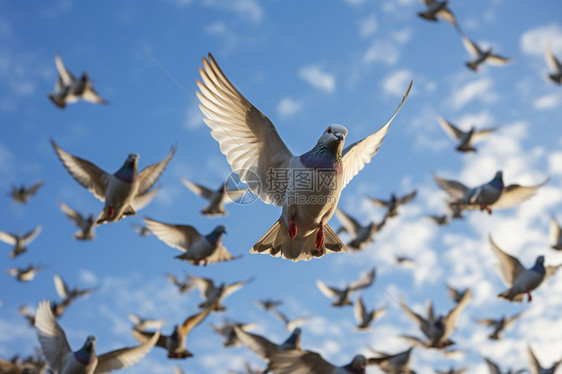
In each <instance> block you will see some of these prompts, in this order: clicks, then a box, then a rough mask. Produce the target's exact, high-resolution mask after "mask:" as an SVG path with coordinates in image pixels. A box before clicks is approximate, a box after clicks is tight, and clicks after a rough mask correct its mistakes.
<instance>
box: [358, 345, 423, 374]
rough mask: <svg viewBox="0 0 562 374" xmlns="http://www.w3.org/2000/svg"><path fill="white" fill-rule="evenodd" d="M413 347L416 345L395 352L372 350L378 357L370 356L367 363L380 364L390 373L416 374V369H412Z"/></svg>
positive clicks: (383, 369) (380, 366) (381, 367)
mask: <svg viewBox="0 0 562 374" xmlns="http://www.w3.org/2000/svg"><path fill="white" fill-rule="evenodd" d="M413 349H414V347H413V346H412V347H410V348H408V349H407V350H405V351H403V352H398V353H395V354H388V353H384V352H378V351H375V350H372V351H373V352H374V353H375V355H376V356H377V357H369V358H368V359H367V365H378V366H379V368H380V369H381V370H382V371H384V372H385V373H389V374H416V372H415V371H414V370H412V369H410V361H411V360H412V356H411V353H412V350H413Z"/></svg>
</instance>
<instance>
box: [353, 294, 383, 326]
mask: <svg viewBox="0 0 562 374" xmlns="http://www.w3.org/2000/svg"><path fill="white" fill-rule="evenodd" d="M385 313H386V305H385V306H383V307H382V308H379V309H373V310H367V309H366V308H365V304H364V303H363V298H362V297H361V294H360V293H359V292H358V295H357V300H356V301H355V305H354V306H353V316H354V317H355V322H357V325H356V326H355V328H356V329H357V330H359V331H365V330H368V329H370V328H371V323H373V322H375V321H376V320H377V319H379V318H381V317H382V316H383V315H384V314H385Z"/></svg>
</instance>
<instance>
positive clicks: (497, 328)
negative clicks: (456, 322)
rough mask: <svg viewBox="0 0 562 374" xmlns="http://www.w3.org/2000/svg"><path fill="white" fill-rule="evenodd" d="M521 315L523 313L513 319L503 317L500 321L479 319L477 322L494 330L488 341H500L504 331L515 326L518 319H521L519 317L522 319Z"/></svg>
mask: <svg viewBox="0 0 562 374" xmlns="http://www.w3.org/2000/svg"><path fill="white" fill-rule="evenodd" d="M521 314H522V312H521V313H517V314H515V315H513V316H511V317H506V316H502V317H501V318H500V319H491V318H484V319H478V320H476V322H478V323H479V324H481V325H484V326H492V327H493V328H494V331H493V332H492V333H491V334H490V335H489V336H488V339H491V340H500V339H501V333H502V331H503V330H504V329H505V328H507V327H508V326H510V325H511V324H513V323H514V322H515V321H516V320H517V319H519V317H521Z"/></svg>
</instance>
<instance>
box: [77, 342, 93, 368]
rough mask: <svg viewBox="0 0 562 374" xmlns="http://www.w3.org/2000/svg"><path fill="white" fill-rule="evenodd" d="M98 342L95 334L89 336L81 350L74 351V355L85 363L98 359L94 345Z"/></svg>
mask: <svg viewBox="0 0 562 374" xmlns="http://www.w3.org/2000/svg"><path fill="white" fill-rule="evenodd" d="M95 344H96V337H95V336H92V335H90V336H88V337H87V338H86V342H85V343H84V346H83V347H82V348H80V350H79V351H76V352H74V357H75V358H76V360H77V361H78V362H80V363H82V364H84V365H89V364H91V363H93V362H94V361H95V360H96V354H95V352H94V345H95Z"/></svg>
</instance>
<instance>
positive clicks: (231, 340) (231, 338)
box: [211, 321, 256, 347]
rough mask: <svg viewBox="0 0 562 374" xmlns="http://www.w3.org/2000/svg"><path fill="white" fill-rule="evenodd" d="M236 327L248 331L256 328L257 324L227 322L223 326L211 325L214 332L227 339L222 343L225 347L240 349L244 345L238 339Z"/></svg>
mask: <svg viewBox="0 0 562 374" xmlns="http://www.w3.org/2000/svg"><path fill="white" fill-rule="evenodd" d="M234 326H237V327H238V328H239V329H241V330H243V331H246V330H250V329H252V328H253V327H255V326H256V324H255V323H239V322H232V321H226V322H224V323H223V325H222V326H213V325H211V328H212V329H213V331H215V332H216V333H217V334H220V335H222V336H224V337H225V338H226V340H225V341H224V342H223V343H222V345H223V346H224V347H238V346H241V345H242V342H241V341H240V339H238V337H237V335H236V332H235V331H234Z"/></svg>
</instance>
